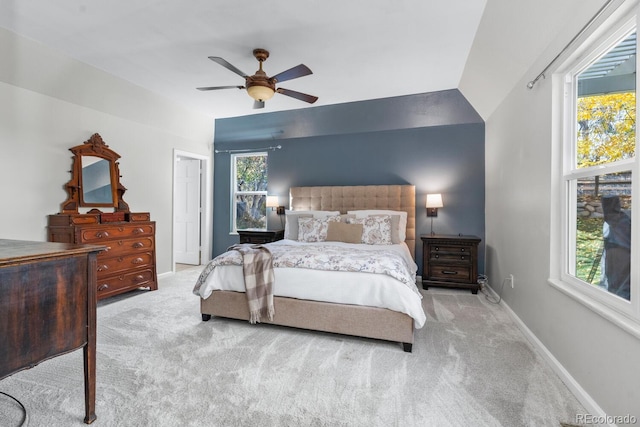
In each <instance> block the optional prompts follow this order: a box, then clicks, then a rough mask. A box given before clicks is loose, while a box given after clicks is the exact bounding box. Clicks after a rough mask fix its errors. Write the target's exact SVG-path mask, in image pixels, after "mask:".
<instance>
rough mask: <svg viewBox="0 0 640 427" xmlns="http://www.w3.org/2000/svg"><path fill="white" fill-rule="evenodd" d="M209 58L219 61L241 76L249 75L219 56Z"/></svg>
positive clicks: (218, 62)
mask: <svg viewBox="0 0 640 427" xmlns="http://www.w3.org/2000/svg"><path fill="white" fill-rule="evenodd" d="M209 59H210V60H212V61H213V62H215V63H217V64H220V65H222V66H223V67H224V68H226V69H227V70H229V71H233V72H234V73H236V74H237V75H239V76H240V77H248V75H247V73H245V72H244V71H242V70H239V69H237V68H236V67H234V66H233V65H231V64H229V63H228V62H227V61H226V60H224V59H222V58H220V57H219V56H210V57H209Z"/></svg>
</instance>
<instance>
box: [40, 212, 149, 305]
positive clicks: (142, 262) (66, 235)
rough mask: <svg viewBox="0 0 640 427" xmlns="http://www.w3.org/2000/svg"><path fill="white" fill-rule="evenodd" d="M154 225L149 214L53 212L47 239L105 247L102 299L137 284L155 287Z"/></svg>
mask: <svg viewBox="0 0 640 427" xmlns="http://www.w3.org/2000/svg"><path fill="white" fill-rule="evenodd" d="M116 214H118V215H119V216H118V215H116ZM155 227H156V226H155V222H154V221H150V218H149V214H148V213H134V212H127V213H124V212H116V213H113V214H111V213H108V214H105V213H95V214H91V213H89V214H56V215H49V226H48V238H49V241H50V242H63V243H76V244H94V245H104V246H106V247H107V250H106V251H104V252H101V253H100V254H99V255H98V282H97V293H98V299H102V298H106V297H110V296H113V295H117V294H120V293H123V292H127V291H130V290H133V289H137V288H140V287H145V288H149V289H150V290H156V289H158V279H157V274H156V245H155V234H156V233H155V230H156V228H155Z"/></svg>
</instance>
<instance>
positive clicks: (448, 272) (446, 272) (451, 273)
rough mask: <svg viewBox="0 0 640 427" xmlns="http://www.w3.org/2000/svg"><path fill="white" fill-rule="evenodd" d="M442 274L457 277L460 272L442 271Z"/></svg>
mask: <svg viewBox="0 0 640 427" xmlns="http://www.w3.org/2000/svg"><path fill="white" fill-rule="evenodd" d="M442 274H449V275H456V274H458V272H457V271H451V270H442Z"/></svg>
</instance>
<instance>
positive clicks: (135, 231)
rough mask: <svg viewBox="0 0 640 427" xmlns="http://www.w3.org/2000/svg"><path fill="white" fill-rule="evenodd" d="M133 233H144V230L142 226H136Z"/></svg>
mask: <svg viewBox="0 0 640 427" xmlns="http://www.w3.org/2000/svg"><path fill="white" fill-rule="evenodd" d="M132 233H133V234H141V233H144V230H143V229H142V228H136V229H134V230H133V231H132Z"/></svg>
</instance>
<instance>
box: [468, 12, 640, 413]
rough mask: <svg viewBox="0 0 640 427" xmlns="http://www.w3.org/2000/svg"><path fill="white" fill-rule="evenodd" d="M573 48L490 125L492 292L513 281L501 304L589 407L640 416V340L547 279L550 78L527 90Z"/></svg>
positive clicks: (514, 95)
mask: <svg viewBox="0 0 640 427" xmlns="http://www.w3.org/2000/svg"><path fill="white" fill-rule="evenodd" d="M566 19H567V20H570V19H571V16H566ZM572 24H574V23H573V22H572ZM567 25H569V24H567ZM580 27H581V25H577V28H578V29H579V28H580ZM574 34H575V33H574ZM567 42H568V39H567V38H558V40H556V41H555V42H554V43H552V45H551V46H550V47H549V49H548V50H547V52H545V55H544V56H541V57H540V58H539V60H538V61H536V62H537V65H536V66H534V67H532V68H531V69H529V70H528V71H527V73H526V74H525V75H524V76H523V77H522V78H521V79H520V81H518V82H517V84H516V85H514V86H513V87H512V89H511V91H510V92H509V93H508V95H507V96H506V98H505V99H504V100H503V101H502V102H501V103H500V104H499V105H498V107H497V108H496V109H495V111H494V112H493V113H492V114H491V115H490V116H489V117H488V118H487V119H486V139H485V141H486V142H485V144H486V147H485V150H486V152H485V157H486V240H487V241H486V244H487V260H486V262H487V264H486V265H487V274H488V276H489V281H490V284H491V286H492V287H493V288H494V289H495V290H500V285H501V282H502V280H503V278H505V277H507V276H508V275H509V274H513V275H514V276H515V288H514V289H511V287H510V286H506V287H505V288H504V290H503V292H502V297H503V299H504V301H505V302H506V304H508V306H509V307H510V308H511V309H512V310H513V312H514V313H515V315H516V316H517V317H519V318H520V320H521V321H522V322H523V323H524V325H525V326H526V328H528V329H529V330H530V331H531V332H532V333H533V334H534V335H535V337H536V338H537V339H538V340H539V341H540V342H541V343H542V345H543V346H544V347H546V349H547V350H548V351H550V353H551V354H552V357H553V358H555V359H556V360H557V361H558V362H559V364H561V367H562V368H564V369H566V371H567V372H568V374H569V376H570V377H572V378H573V379H574V380H575V381H577V387H578V388H579V389H582V390H581V391H583V392H584V394H583V395H582V396H580V397H581V399H582V401H583V403H584V404H585V405H586V406H587V409H589V410H594V409H595V410H598V409H601V410H603V411H604V412H605V413H606V414H608V415H626V414H631V415H634V416H636V417H637V418H638V419H640V340H638V338H637V337H635V336H633V335H630V334H628V333H626V332H624V331H623V330H621V329H620V328H619V327H618V326H616V325H614V324H613V323H611V322H610V321H608V320H605V319H604V318H603V317H601V316H600V315H598V314H596V313H595V312H593V311H591V310H590V309H588V308H586V307H585V306H584V305H581V304H580V303H578V302H577V301H576V300H574V299H572V298H570V297H568V296H566V295H565V294H563V293H561V292H560V291H558V290H557V289H556V288H554V287H552V286H550V285H549V283H548V280H547V279H548V278H549V274H550V247H551V244H552V238H551V231H550V227H551V218H552V203H553V199H552V196H551V194H552V192H553V190H554V185H555V183H554V182H552V180H551V176H552V173H553V168H555V167H556V165H555V164H554V163H553V157H552V154H553V152H554V150H555V147H554V146H553V144H552V141H553V140H552V136H553V129H552V114H553V110H552V105H553V102H552V79H551V78H547V79H545V80H540V81H539V82H538V83H537V85H536V86H535V88H534V89H533V90H528V89H527V88H526V84H527V82H528V81H529V80H531V79H532V78H534V77H535V76H536V75H537V74H538V73H539V72H540V71H541V70H542V68H544V66H545V65H546V63H547V62H548V61H549V60H550V58H553V57H554V56H555V54H557V53H558V52H560V51H561V50H562V48H563V47H564V46H565V45H566V43H567ZM462 92H463V93H464V90H462ZM591 399H592V400H591Z"/></svg>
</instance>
